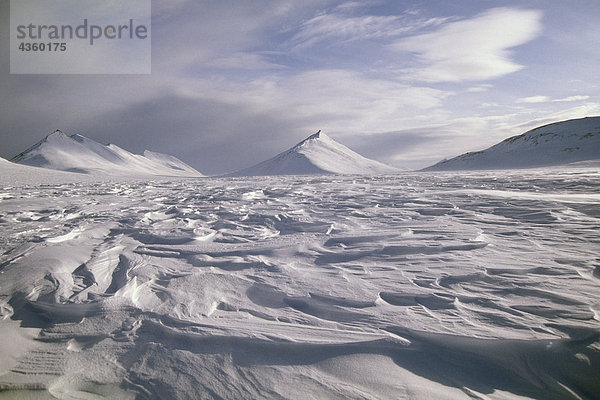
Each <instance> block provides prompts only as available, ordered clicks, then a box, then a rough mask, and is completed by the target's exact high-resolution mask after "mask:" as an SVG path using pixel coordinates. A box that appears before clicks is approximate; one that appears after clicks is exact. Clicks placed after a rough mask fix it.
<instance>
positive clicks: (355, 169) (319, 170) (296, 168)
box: [228, 131, 398, 176]
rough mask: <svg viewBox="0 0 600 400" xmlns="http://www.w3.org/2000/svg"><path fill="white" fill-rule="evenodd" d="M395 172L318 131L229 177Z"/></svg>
mask: <svg viewBox="0 0 600 400" xmlns="http://www.w3.org/2000/svg"><path fill="white" fill-rule="evenodd" d="M395 172H398V170H397V169H395V168H393V167H390V166H388V165H385V164H382V163H380V162H378V161H374V160H370V159H368V158H365V157H363V156H361V155H360V154H358V153H356V152H354V151H352V150H350V149H349V148H348V147H346V146H344V145H343V144H340V143H338V142H336V141H335V140H333V139H331V138H330V137H329V136H327V135H325V134H324V133H322V132H321V131H319V132H317V133H315V134H314V135H311V136H309V137H308V138H306V139H305V140H303V141H302V142H300V143H298V144H297V145H295V146H294V147H292V148H290V149H289V150H286V151H284V152H283V153H280V154H278V155H276V156H275V157H273V158H271V159H268V160H266V161H263V162H261V163H259V164H256V165H254V166H252V167H249V168H246V169H243V170H240V171H236V172H233V173H231V174H229V175H228V176H254V175H309V174H345V175H352V174H361V175H376V174H390V173H395Z"/></svg>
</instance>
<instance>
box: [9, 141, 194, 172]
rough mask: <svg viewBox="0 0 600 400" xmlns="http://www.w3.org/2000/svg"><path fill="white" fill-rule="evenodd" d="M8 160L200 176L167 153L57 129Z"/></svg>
mask: <svg viewBox="0 0 600 400" xmlns="http://www.w3.org/2000/svg"><path fill="white" fill-rule="evenodd" d="M10 161H12V162H15V163H19V164H24V165H30V166H34V167H43V168H49V169H56V170H61V171H69V172H79V173H86V174H98V173H102V174H106V175H109V176H110V175H118V176H130V175H131V176H138V175H140V176H147V175H155V176H159V175H160V176H202V174H201V173H200V172H198V171H196V170H195V169H194V168H192V167H190V166H189V165H187V164H186V163H184V162H183V161H181V160H179V159H177V158H175V157H173V156H169V155H166V154H160V153H154V152H150V151H146V152H144V155H139V154H132V153H130V152H128V151H127V150H123V149H122V148H120V147H119V146H116V145H114V144H109V145H103V144H100V143H98V142H95V141H94V140H92V139H88V138H86V137H85V136H81V135H72V136H68V135H66V134H64V133H63V132H61V131H59V130H57V131H55V132H54V133H52V134H50V135H48V136H46V137H45V138H44V139H42V140H41V141H40V142H38V143H36V144H35V145H33V146H32V147H30V148H29V149H27V150H26V151H24V152H22V153H21V154H19V155H17V156H15V157H14V158H12V159H11V160H10Z"/></svg>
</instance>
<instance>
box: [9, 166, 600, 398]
mask: <svg viewBox="0 0 600 400" xmlns="http://www.w3.org/2000/svg"><path fill="white" fill-rule="evenodd" d="M23 168H25V167H23ZM32 169H33V168H32ZM70 175H75V174H70ZM80 176H81V175H80ZM70 182H71V181H68V182H65V183H53V184H48V183H47V182H46V181H45V179H44V178H42V179H41V180H40V182H38V183H31V182H29V183H26V184H25V183H21V184H17V183H15V180H14V179H12V178H7V177H6V175H1V176H0V334H2V338H3V340H2V341H1V342H0V361H1V362H0V390H1V392H0V397H2V396H7V397H9V398H10V397H11V396H12V398H27V397H30V398H50V396H52V398H60V399H75V398H78V399H97V398H111V399H113V398H118V399H128V398H129V399H203V398H223V399H281V398H288V399H297V398H314V399H405V398H410V399H465V400H466V399H474V398H475V399H492V400H494V399H498V400H499V399H524V398H530V399H550V400H558V399H597V398H598V393H600V379H599V377H600V375H599V371H600V265H599V264H598V254H600V229H599V226H600V211H599V210H600V175H599V174H598V172H597V171H596V170H585V169H569V170H566V171H560V170H551V169H550V170H544V171H534V170H528V171H512V172H506V171H503V172H494V173H493V174H489V173H486V172H478V173H474V172H471V173H464V172H462V173H460V174H452V173H443V174H436V175H433V174H423V173H403V174H395V175H387V176H383V177H381V176H377V177H374V176H351V177H346V176H302V177H291V176H285V177H260V178H246V179H244V180H242V179H238V178H228V179H224V178H223V179H216V178H204V179H179V180H173V179H169V180H167V179H159V178H153V180H139V181H133V180H125V179H123V180H121V181H118V180H113V181H112V182H102V181H88V182H77V183H70Z"/></svg>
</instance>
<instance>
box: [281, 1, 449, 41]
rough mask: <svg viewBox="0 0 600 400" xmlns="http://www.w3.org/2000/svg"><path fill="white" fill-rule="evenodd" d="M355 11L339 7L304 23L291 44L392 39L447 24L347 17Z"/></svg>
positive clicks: (403, 17) (434, 20) (433, 20)
mask: <svg viewBox="0 0 600 400" xmlns="http://www.w3.org/2000/svg"><path fill="white" fill-rule="evenodd" d="M355 8H356V7H338V8H336V9H335V10H333V11H331V12H327V13H322V14H320V15H317V16H315V17H313V18H311V19H309V20H307V21H305V22H304V23H302V25H301V26H300V28H299V29H298V32H297V33H296V34H295V35H294V36H293V37H292V39H291V41H290V43H291V44H292V45H293V46H294V47H298V48H305V47H310V46H312V45H315V44H317V43H319V42H331V43H338V42H339V41H353V40H366V39H375V38H393V37H398V36H400V35H406V34H407V33H410V32H415V31H417V30H418V29H422V28H425V27H431V26H436V25H439V24H441V23H442V22H444V21H445V19H444V18H429V19H419V18H415V17H414V16H413V15H386V16H377V15H360V16H352V15H348V11H352V10H354V9H355Z"/></svg>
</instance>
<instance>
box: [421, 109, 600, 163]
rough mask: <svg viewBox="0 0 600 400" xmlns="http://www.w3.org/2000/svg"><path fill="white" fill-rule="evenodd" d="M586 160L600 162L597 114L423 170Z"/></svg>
mask: <svg viewBox="0 0 600 400" xmlns="http://www.w3.org/2000/svg"><path fill="white" fill-rule="evenodd" d="M588 160H595V161H596V162H598V161H600V117H590V118H581V119H573V120H569V121H563V122H557V123H553V124H549V125H545V126H541V127H539V128H535V129H533V130H530V131H528V132H526V133H524V134H522V135H518V136H513V137H511V138H508V139H505V140H504V141H502V142H500V143H498V144H496V145H494V146H492V147H490V148H488V149H486V150H483V151H477V152H472V153H466V154H463V155H460V156H458V157H455V158H452V159H450V160H444V161H440V162H439V163H437V164H435V165H433V166H431V167H428V168H425V171H443V170H477V169H509V168H535V167H542V166H552V165H565V164H571V163H577V162H582V161H588ZM596 165H598V164H597V163H596Z"/></svg>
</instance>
